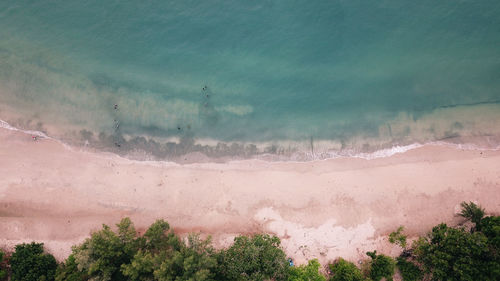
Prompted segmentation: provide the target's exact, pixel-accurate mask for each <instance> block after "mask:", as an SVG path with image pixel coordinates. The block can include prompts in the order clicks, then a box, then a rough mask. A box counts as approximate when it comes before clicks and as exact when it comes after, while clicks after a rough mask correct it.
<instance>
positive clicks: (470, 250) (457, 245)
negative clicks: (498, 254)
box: [415, 224, 498, 281]
mask: <svg viewBox="0 0 500 281" xmlns="http://www.w3.org/2000/svg"><path fill="white" fill-rule="evenodd" d="M415 255H416V257H417V260H418V261H419V262H420V263H422V265H423V266H424V269H425V271H426V272H427V273H430V274H431V275H432V277H433V279H434V280H457V281H460V280H484V281H486V280H498V279H495V278H496V277H495V276H492V274H493V273H492V266H495V262H494V260H492V257H491V253H490V251H489V248H488V239H487V238H486V236H484V234H482V233H481V232H474V233H470V232H467V231H465V230H463V229H456V228H451V227H448V226H447V225H446V224H440V225H438V226H435V227H434V228H433V229H432V231H431V232H430V233H429V234H428V235H427V237H422V238H420V240H419V241H417V243H416V247H415ZM497 265H498V263H497ZM497 277H498V276H497Z"/></svg>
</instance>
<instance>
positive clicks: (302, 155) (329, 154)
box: [0, 119, 500, 163]
mask: <svg viewBox="0 0 500 281" xmlns="http://www.w3.org/2000/svg"><path fill="white" fill-rule="evenodd" d="M0 128H2V129H6V130H11V131H16V132H21V133H24V134H27V135H30V136H36V137H37V138H40V139H48V140H53V141H56V142H57V143H59V144H61V145H63V147H64V148H66V149H70V150H71V149H73V147H72V146H71V145H69V144H67V143H65V142H63V141H61V140H59V139H57V138H53V137H50V136H48V135H47V134H45V133H43V132H40V131H36V130H24V129H20V128H16V127H14V126H12V125H10V124H9V123H8V122H6V121H4V120H1V119H0ZM426 145H437V146H446V147H452V148H455V149H462V150H479V151H486V150H490V151H492V150H500V145H496V146H492V147H487V148H486V147H481V146H480V145H477V144H474V143H451V142H446V141H431V142H427V143H412V144H408V145H394V146H392V147H389V148H383V149H379V150H376V151H373V152H360V151H356V150H354V149H346V150H338V151H324V152H317V153H312V152H296V153H293V154H292V155H287V156H283V155H278V154H272V153H259V154H257V155H254V156H252V157H249V158H246V159H259V160H264V161H271V162H289V161H296V162H307V161H321V160H328V159H336V158H361V159H366V160H373V159H377V158H385V157H391V156H393V155H396V154H401V153H405V152H407V151H410V150H413V149H418V148H421V147H424V146H426ZM106 153H110V151H106ZM111 154H112V155H115V156H118V157H123V158H125V159H128V160H132V161H139V162H150V163H152V162H162V163H176V162H185V163H197V162H221V160H222V162H229V161H241V160H245V159H231V158H228V157H223V158H222V159H220V158H210V157H208V156H206V155H203V154H202V153H200V152H192V153H187V154H186V155H192V154H194V155H196V156H195V157H194V159H193V158H191V159H190V160H189V161H176V159H165V160H161V159H155V158H154V156H153V155H151V153H149V152H147V151H143V150H133V151H130V152H128V153H126V154H122V155H120V154H118V153H115V152H111ZM181 158H184V157H181ZM177 160H178V159H177ZM197 160H199V161H197Z"/></svg>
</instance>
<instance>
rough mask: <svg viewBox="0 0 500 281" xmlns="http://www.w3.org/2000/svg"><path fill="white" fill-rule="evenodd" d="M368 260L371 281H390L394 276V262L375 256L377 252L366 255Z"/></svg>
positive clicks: (389, 258) (383, 256)
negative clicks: (384, 280) (369, 260)
mask: <svg viewBox="0 0 500 281" xmlns="http://www.w3.org/2000/svg"><path fill="white" fill-rule="evenodd" d="M366 254H367V255H368V256H369V257H370V258H372V260H371V262H370V278H371V279H372V280H373V281H380V280H381V279H382V278H385V279H386V280H387V281H392V276H393V275H394V268H395V262H394V260H393V259H392V258H391V257H388V256H385V255H377V251H373V252H367V253H366Z"/></svg>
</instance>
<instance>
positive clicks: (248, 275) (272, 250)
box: [217, 234, 289, 281]
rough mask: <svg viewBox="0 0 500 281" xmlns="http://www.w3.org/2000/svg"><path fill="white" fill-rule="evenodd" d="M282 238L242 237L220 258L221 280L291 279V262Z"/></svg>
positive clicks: (220, 255) (219, 276)
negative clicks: (289, 275)
mask: <svg viewBox="0 0 500 281" xmlns="http://www.w3.org/2000/svg"><path fill="white" fill-rule="evenodd" d="M280 244H281V241H280V239H279V238H278V237H275V236H269V235H267V234H257V235H254V236H252V237H248V236H238V237H236V238H235V239H234V243H233V245H232V246H231V247H229V248H228V249H227V250H222V251H221V252H220V253H219V255H218V263H219V267H218V278H217V280H242V281H244V280H256V281H262V280H269V279H272V280H287V278H288V271H289V262H288V261H287V259H286V255H285V253H284V252H283V250H282V248H281V246H280Z"/></svg>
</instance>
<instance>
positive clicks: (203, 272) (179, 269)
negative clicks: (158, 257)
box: [154, 234, 217, 281]
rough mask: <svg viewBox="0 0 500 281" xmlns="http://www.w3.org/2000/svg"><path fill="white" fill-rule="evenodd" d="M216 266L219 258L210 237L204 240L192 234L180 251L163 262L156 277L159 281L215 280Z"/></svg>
mask: <svg viewBox="0 0 500 281" xmlns="http://www.w3.org/2000/svg"><path fill="white" fill-rule="evenodd" d="M216 266H217V258H216V257H215V250H214V248H213V247H212V245H211V240H210V237H209V238H207V239H204V240H203V239H200V237H199V235H195V234H191V235H189V236H188V238H187V243H183V244H182V247H181V248H180V250H178V251H175V253H174V254H173V255H172V256H171V257H169V258H166V259H163V260H162V262H161V264H160V265H159V267H158V268H157V269H155V271H154V276H155V278H156V279H155V280H159V281H170V280H176V281H190V280H199V281H208V280H214V276H215V268H216Z"/></svg>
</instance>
